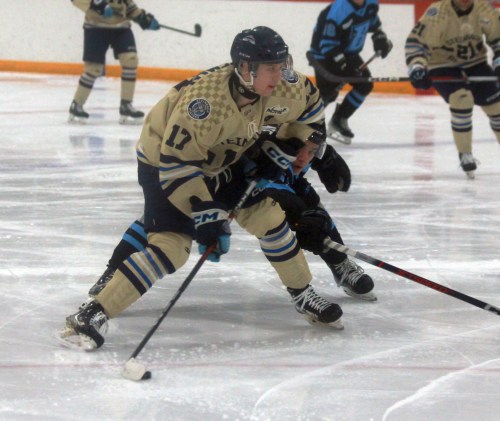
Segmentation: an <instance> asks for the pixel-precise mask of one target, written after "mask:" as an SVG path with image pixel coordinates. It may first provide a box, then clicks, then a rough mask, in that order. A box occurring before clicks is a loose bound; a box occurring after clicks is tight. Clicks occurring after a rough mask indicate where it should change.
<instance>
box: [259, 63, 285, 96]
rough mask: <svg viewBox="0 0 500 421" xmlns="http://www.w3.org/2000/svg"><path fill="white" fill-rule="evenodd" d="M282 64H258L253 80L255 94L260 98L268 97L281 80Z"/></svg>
mask: <svg viewBox="0 0 500 421" xmlns="http://www.w3.org/2000/svg"><path fill="white" fill-rule="evenodd" d="M284 66H285V64H284V63H273V64H265V63H264V64H259V67H258V68H257V72H256V73H255V76H254V79H253V88H254V90H255V93H256V94H257V95H260V96H269V95H271V94H272V93H273V91H274V89H275V88H276V86H277V85H278V83H279V82H280V80H281V77H282V73H281V70H282V69H283V67H284Z"/></svg>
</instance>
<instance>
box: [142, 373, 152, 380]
mask: <svg viewBox="0 0 500 421" xmlns="http://www.w3.org/2000/svg"><path fill="white" fill-rule="evenodd" d="M150 378H151V371H146V372H145V373H144V374H143V375H142V378H141V380H149V379H150Z"/></svg>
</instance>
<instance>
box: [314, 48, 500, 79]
mask: <svg viewBox="0 0 500 421" xmlns="http://www.w3.org/2000/svg"><path fill="white" fill-rule="evenodd" d="M306 56H307V59H308V60H309V64H310V65H311V66H312V67H314V69H315V70H316V72H317V73H318V74H320V75H321V76H322V77H324V78H325V79H326V80H328V81H330V82H334V83H367V82H378V83H380V82H382V83H384V82H410V78H409V77H406V76H404V77H403V76H390V77H357V76H356V77H347V76H346V77H344V76H338V75H334V74H332V73H331V72H330V71H328V70H327V69H326V68H325V67H324V66H323V65H322V64H321V63H320V62H319V61H318V60H316V59H315V58H314V56H313V54H312V53H311V51H308V52H307V53H306ZM373 58H374V57H373ZM367 63H368V62H367ZM430 79H431V80H432V81H433V82H435V83H444V82H447V83H450V82H451V83H453V82H456V83H458V82H461V83H464V82H465V83H468V82H479V83H481V82H498V81H499V79H498V78H497V77H496V76H469V77H464V78H455V77H449V76H435V77H430Z"/></svg>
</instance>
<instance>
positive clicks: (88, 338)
mask: <svg viewBox="0 0 500 421" xmlns="http://www.w3.org/2000/svg"><path fill="white" fill-rule="evenodd" d="M107 330H108V316H106V314H105V313H104V309H103V308H102V306H101V305H100V304H99V303H98V302H97V301H95V300H92V301H89V302H87V303H86V304H85V305H84V306H83V308H80V309H79V310H78V311H77V312H76V313H75V314H72V315H71V316H68V317H66V326H65V327H64V329H62V330H61V331H59V332H58V333H57V337H58V339H59V340H60V342H61V343H62V344H63V345H64V346H67V347H68V348H75V349H79V350H83V351H93V350H95V349H97V348H100V347H101V346H102V344H103V343H104V337H103V336H102V335H103V334H105V333H106V332H107Z"/></svg>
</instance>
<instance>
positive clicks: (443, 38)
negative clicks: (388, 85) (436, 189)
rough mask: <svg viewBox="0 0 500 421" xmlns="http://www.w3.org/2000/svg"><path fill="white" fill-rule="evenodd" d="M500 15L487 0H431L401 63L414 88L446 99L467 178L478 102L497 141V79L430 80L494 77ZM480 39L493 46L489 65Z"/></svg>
mask: <svg viewBox="0 0 500 421" xmlns="http://www.w3.org/2000/svg"><path fill="white" fill-rule="evenodd" d="M499 19H500V16H499V12H498V10H496V9H494V8H493V6H491V4H490V3H489V2H488V1H487V0H442V1H441V2H436V3H433V4H432V5H431V6H430V7H429V8H428V9H427V11H426V12H425V13H424V15H423V16H422V18H421V19H420V20H419V21H418V22H417V24H416V25H415V27H414V28H413V30H412V32H411V33H410V35H409V36H408V38H407V40H406V46H405V49H406V63H407V64H408V68H409V75H410V79H411V83H412V84H413V86H414V87H415V88H417V89H428V88H430V87H431V86H434V88H435V89H436V90H437V91H438V93H439V94H440V95H441V96H442V97H443V98H444V100H445V101H446V102H447V103H448V104H449V107H450V112H451V128H452V132H453V138H454V140H455V144H456V147H457V150H458V154H459V159H460V165H461V167H462V169H463V170H464V171H465V172H466V173H467V175H468V176H469V177H470V178H474V171H475V170H476V168H477V165H476V160H475V159H474V157H473V155H472V110H473V107H474V105H479V106H480V107H481V108H482V109H483V111H484V112H485V113H486V115H487V116H488V117H489V120H490V125H491V128H492V129H493V133H495V136H496V138H497V141H498V142H499V143H500V88H499V84H498V83H494V82H488V83H486V82H485V83H466V82H465V81H464V82H463V83H457V82H450V83H444V82H439V83H432V80H431V78H432V77H433V76H434V77H437V76H448V77H452V78H461V77H467V76H492V75H496V76H497V77H500V20H499ZM484 40H486V43H487V44H488V45H489V47H490V48H491V49H492V50H493V65H492V67H493V69H492V67H490V66H489V65H488V63H487V49H486V47H485V45H484Z"/></svg>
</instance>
